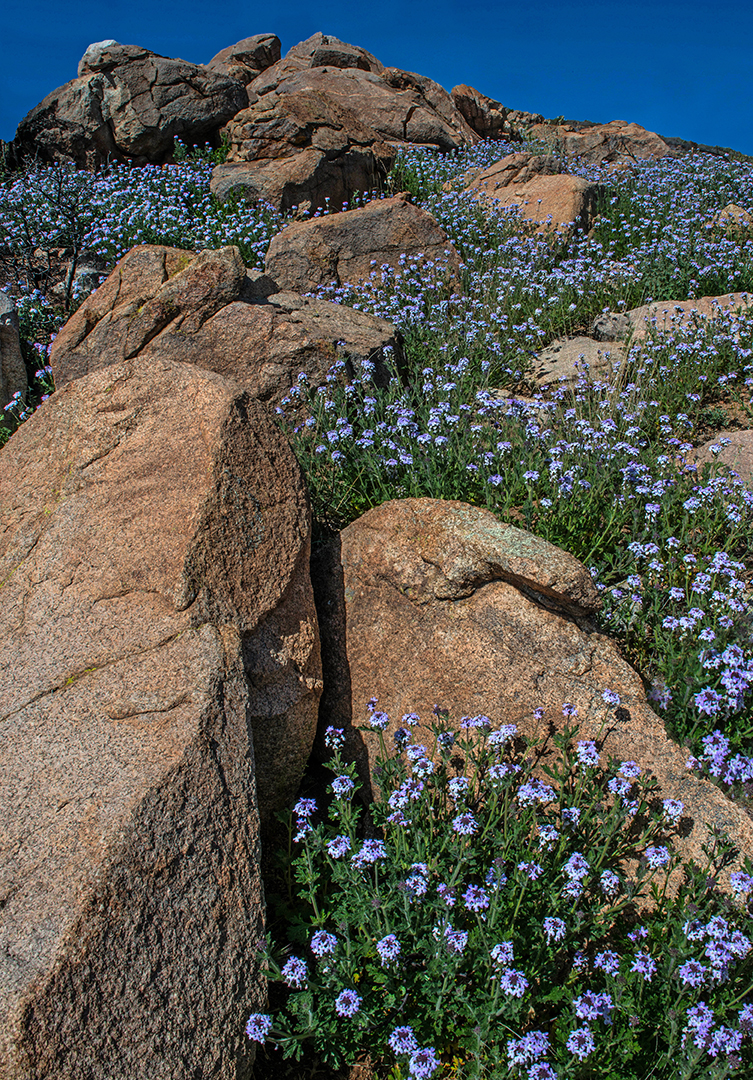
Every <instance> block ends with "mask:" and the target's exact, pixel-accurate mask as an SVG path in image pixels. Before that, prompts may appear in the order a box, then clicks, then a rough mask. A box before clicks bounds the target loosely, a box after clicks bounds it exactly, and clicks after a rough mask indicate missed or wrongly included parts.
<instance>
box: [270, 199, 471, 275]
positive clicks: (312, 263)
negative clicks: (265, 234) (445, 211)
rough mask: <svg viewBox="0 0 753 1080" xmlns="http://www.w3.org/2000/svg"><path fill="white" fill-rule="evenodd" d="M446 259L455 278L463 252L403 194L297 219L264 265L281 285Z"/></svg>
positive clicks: (277, 239)
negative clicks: (308, 219) (343, 209)
mask: <svg viewBox="0 0 753 1080" xmlns="http://www.w3.org/2000/svg"><path fill="white" fill-rule="evenodd" d="M428 261H430V262H432V263H433V264H435V265H436V264H437V263H445V264H446V265H447V278H448V281H450V280H451V281H455V282H456V281H457V275H458V271H459V267H460V256H459V255H458V253H457V251H456V250H455V248H454V247H453V245H452V243H451V242H450V240H449V238H448V236H447V233H446V232H445V231H444V229H442V228H441V227H440V226H439V225H438V224H437V222H436V221H435V219H434V218H433V217H432V216H431V214H429V213H427V211H426V210H422V209H421V208H420V207H418V206H414V205H413V204H412V203H411V202H409V201H408V197H407V195H405V194H401V195H395V196H394V197H393V198H391V199H374V200H373V201H372V202H370V203H368V204H367V205H366V206H363V207H360V208H359V209H357V210H349V211H347V212H346V213H343V214H328V215H326V216H324V217H321V218H315V219H313V220H311V221H301V222H295V223H294V224H292V225H288V227H287V228H285V229H283V230H282V232H279V233H278V234H277V236H275V237H274V238H273V239H272V242H271V244H270V245H269V249H268V251H267V255H266V259H265V261H264V268H265V270H266V272H267V274H269V276H270V277H271V278H273V279H274V281H275V282H276V283H277V284H278V285H279V286H280V288H282V289H290V290H293V291H295V292H301V293H305V292H311V291H313V290H314V289H316V288H317V287H318V286H319V285H328V284H336V285H342V284H344V283H345V282H348V283H350V284H351V285H356V284H360V283H361V282H364V281H368V279H369V277H370V275H371V274H372V273H373V272H374V270H377V272H378V271H379V269H380V268H381V267H383V266H385V265H387V266H390V267H392V268H394V269H397V270H399V268H400V267H401V266H403V265H405V264H406V262H409V263H412V264H414V265H415V263H416V262H428Z"/></svg>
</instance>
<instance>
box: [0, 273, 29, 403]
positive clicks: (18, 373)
mask: <svg viewBox="0 0 753 1080" xmlns="http://www.w3.org/2000/svg"><path fill="white" fill-rule="evenodd" d="M27 390H28V380H27V377H26V364H25V363H24V358H23V356H22V354H21V342H20V340H19V337H18V312H17V311H16V306H15V304H14V303H13V301H12V300H11V298H10V297H9V296H8V295H7V293H4V292H2V291H0V409H4V408H5V406H6V405H7V404H8V402H9V401H12V399H13V398H14V397H15V395H16V394H20V396H21V398H22V399H23V400H25V399H26V391H27Z"/></svg>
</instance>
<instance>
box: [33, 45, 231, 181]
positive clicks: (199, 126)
mask: <svg viewBox="0 0 753 1080" xmlns="http://www.w3.org/2000/svg"><path fill="white" fill-rule="evenodd" d="M247 103H248V95H247V93H246V90H245V88H244V86H243V85H242V84H241V83H239V82H238V81H237V80H236V79H232V78H229V77H228V76H226V75H222V74H218V73H215V72H214V71H210V70H209V69H208V68H206V67H203V66H202V65H200V64H189V63H187V62H186V61H185V60H171V59H170V58H168V57H165V56H159V55H158V54H157V53H153V52H150V51H149V50H148V49H142V48H140V47H139V46H137V45H120V44H118V42H115V41H112V42H100V43H98V44H96V45H90V46H89V48H88V49H87V51H86V53H85V54H84V56H83V58H82V60H81V63H80V65H79V77H78V78H77V79H73V80H72V81H71V82H68V83H66V84H65V85H64V86H61V87H60V88H59V89H57V90H53V92H52V93H51V94H48V95H47V97H46V98H45V99H44V100H43V101H42V102H40V104H39V105H37V106H36V108H34V109H32V110H31V112H30V113H29V114H28V115H27V116H26V117H24V119H23V120H22V121H21V123H20V124H19V126H18V131H17V132H16V138H15V146H16V149H17V151H18V152H20V153H22V154H28V155H33V156H35V157H36V158H38V159H39V160H41V161H43V162H52V161H73V162H75V163H76V164H77V165H81V166H86V167H88V168H94V167H96V166H99V165H102V164H105V163H106V162H107V161H108V159H115V160H120V161H124V160H135V161H150V162H155V163H161V162H164V161H167V160H168V159H169V158H170V156H171V155H172V151H173V140H174V139H175V138H176V137H178V138H181V139H183V140H184V141H186V142H189V143H192V144H193V143H203V142H206V141H207V140H212V139H215V138H216V137H217V133H218V131H219V129H220V128H221V127H222V125H223V124H225V123H226V122H227V121H228V120H229V119H230V118H231V117H233V116H235V114H236V113H237V112H238V110H239V109H242V108H244V107H245V106H246V105H247Z"/></svg>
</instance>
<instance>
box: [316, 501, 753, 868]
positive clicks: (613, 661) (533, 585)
mask: <svg viewBox="0 0 753 1080" xmlns="http://www.w3.org/2000/svg"><path fill="white" fill-rule="evenodd" d="M315 582H316V584H315V591H316V594H317V610H318V614H319V622H320V630H321V634H322V657H323V668H324V675H325V687H326V690H325V695H324V696H323V698H322V703H321V704H322V711H321V716H323V717H326V723H327V724H334V725H335V726H338V727H346V728H347V736H348V743H349V749H350V751H351V752H352V753H355V754H356V755H358V757H359V760H360V766H361V770H362V775H364V776H368V768H369V766H370V765H373V763H374V760H375V755H376V753H377V751H378V743H377V739H376V735H375V734H373V735H372V734H370V733H368V732H367V733H365V734H364V735H363V737H361V735H360V734H359V733H358V732H357V731H356V729H355V726H359V725H361V724H362V723H365V721H366V715H367V714H366V711H365V704H366V702H367V701H368V700H369V699H370V698H371V697H372V696H375V697H377V698H378V699H379V708H380V709H383V710H384V711H386V712H387V713H388V714H389V715H390V717H391V718H392V726H391V727H390V728H388V729H387V731H386V733H385V736H386V738H387V739H388V740H389V739H390V738H391V736H392V733H393V732H394V730H395V729H396V728H397V727H398V726H399V725H400V717H401V715H402V714H404V713H407V712H417V713H418V714H419V715H421V716H422V717H423V718H424V719H425V720H428V719H430V718H431V712H432V708H433V706H434V704H435V703H439V704H440V705H441V706H443V707H445V708H447V709H449V711H450V717H451V720H452V721H453V722H454V723H455V724H456V725H457V724H458V723H459V721H460V719H461V716H462V715H464V714H468V715H477V714H481V713H483V714H486V715H487V716H489V717H491V718H492V720H493V721H494V723H495V724H501V723H515V724H517V725H518V727H519V730H520V731H521V732H522V733H523V734H525V735H527V736H529V737H539V738H543V737H545V736H546V735H547V731H548V725H549V724H550V723H553V724H554V725H559V726H561V725H562V723H563V719H562V711H561V709H562V705H563V703H564V702H570V703H572V704H573V705H574V706H575V707H576V708H577V710H578V722H579V724H580V736H579V737H580V738H585V739H587V738H593V739H597V740H598V742H599V745H600V748H601V752H602V754H603V757H604V759H605V760H606V758H607V756H609V755H614V756H615V757H618V758H622V759H623V760H635V761H637V762H638V763H639V764H640V765H642V766H643V767H644V768H646V769H648V770H649V771H651V772H652V773H654V774H655V776H656V778H657V780H658V782H659V786H660V789H661V791H662V793H663V795H664V797H671V798H677V799H680V800H682V801H683V802H684V803H685V806H686V814H687V815H688V816H689V817H691V818H692V819H693V827H692V830H691V831H690V834H689V836H688V838H687V839H686V840H685V841H684V844H685V854H686V855H687V854H691V855H693V856H694V857H695V858H697V859H700V858H701V850H700V845H701V844H702V843H705V842H706V839H707V833H706V825H707V824H708V825H716V826H719V827H720V828H723V829H724V830H725V831H726V832H728V833H729V834H730V835H731V836H732V837H733V838H734V839H735V840H736V841H737V842H738V843H739V844H740V846H741V848H742V850H743V851H747V852H750V851H753V822H751V820H750V818H748V817H747V815H746V814H745V812H744V811H743V810H742V809H740V808H739V807H738V806H736V805H735V804H734V803H732V802H730V801H729V800H728V799H726V798H725V797H724V795H723V794H722V793H721V792H720V791H719V790H718V789H717V788H715V787H713V786H712V785H711V784H710V783H708V782H707V781H704V780H702V779H700V778H699V777H697V776H695V775H691V774H690V773H689V772H688V770H687V769H686V767H685V766H686V760H687V753H683V752H682V750H681V748H680V747H678V746H677V745H675V744H674V743H672V742H671V741H670V740H669V739H668V738H667V736H666V734H665V731H664V726H663V724H662V722H661V720H660V719H659V717H657V716H656V715H655V714H654V713H653V712H652V710H651V709H650V708H649V706H648V704H647V702H646V697H645V694H644V690H643V684H642V682H641V680H640V678H639V677H638V675H637V674H636V672H635V671H633V669H632V668H630V667H629V666H628V664H626V663H625V662H624V661H623V660H622V659H621V657H620V655H619V653H618V652H617V650H616V648H615V647H614V645H613V644H612V642H611V641H610V640H609V639H608V638H606V637H604V636H602V635H600V634H598V633H596V632H595V630H594V628H593V626H591V625H590V623H589V622H588V619H587V618H585V619H584V617H583V616H584V614H585V615H586V616H587V615H588V613H589V612H594V611H595V610H596V609H597V607H598V603H599V601H598V597H597V594H596V591H595V589H594V586H593V584H592V582H591V578H590V576H589V574H588V572H587V570H586V569H585V567H584V566H582V565H581V564H580V563H579V562H578V561H577V560H576V559H574V558H573V557H572V556H570V555H567V554H566V553H565V552H563V551H561V550H559V549H557V548H555V547H553V546H552V545H551V544H548V543H547V542H546V541H543V540H540V539H538V538H536V537H534V536H532V535H531V534H529V533H526V532H523V531H521V530H519V529H516V528H514V527H513V526H509V525H502V524H500V522H499V521H498V520H497V519H496V518H495V517H494V516H493V515H492V514H491V513H489V512H488V511H486V510H481V509H479V508H477V507H472V506H468V505H465V504H463V503H459V502H441V501H438V500H433V499H407V500H404V501H400V502H390V503H385V504H383V505H381V506H379V507H376V508H375V509H373V510H370V511H369V512H368V513H366V514H364V515H363V517H361V518H359V519H358V520H357V521H355V522H353V524H352V525H349V526H348V528H347V529H345V530H344V531H343V532H342V533H341V535H340V537H339V538H338V541H337V542H336V543H334V544H332V545H331V546H330V547H329V548H328V549H326V550H325V551H323V552H321V553H320V554H319V556H318V562H317V569H316V576H315ZM605 689H611V690H613V691H615V692H616V693H618V694H619V695H620V697H621V699H622V706H621V708H620V709H619V710H618V712H617V713H616V714H615V712H614V710H612V711H611V712H608V711H607V707H606V705H605V704H604V702H603V700H602V696H601V695H602V693H603V691H604V690H605ZM539 707H543V708H544V709H545V710H546V712H545V716H544V720H543V721H542V722H540V723H539V722H537V721H536V720H535V718H534V717H533V711H534V709H537V708H539Z"/></svg>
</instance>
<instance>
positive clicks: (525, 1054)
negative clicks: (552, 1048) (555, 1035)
mask: <svg viewBox="0 0 753 1080" xmlns="http://www.w3.org/2000/svg"><path fill="white" fill-rule="evenodd" d="M548 1050H549V1036H548V1035H547V1034H546V1032H545V1031H529V1032H528V1034H527V1035H524V1036H523V1037H522V1038H521V1039H508V1042H507V1057H508V1060H509V1062H510V1064H511V1065H529V1064H532V1063H533V1062H534V1061H537V1060H538V1059H539V1058H541V1057H543V1056H544V1054H546V1053H547V1051H548Z"/></svg>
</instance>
